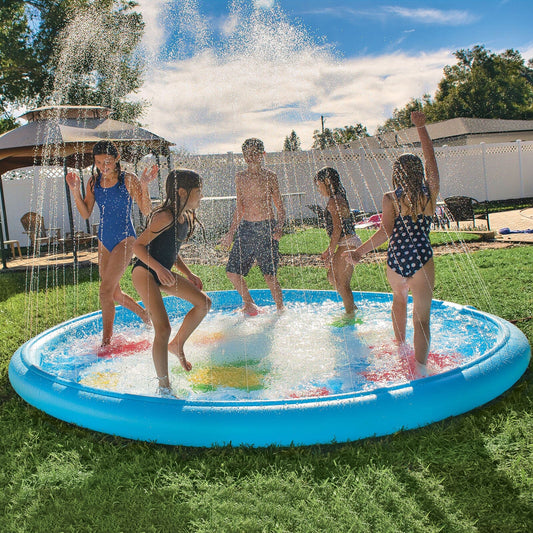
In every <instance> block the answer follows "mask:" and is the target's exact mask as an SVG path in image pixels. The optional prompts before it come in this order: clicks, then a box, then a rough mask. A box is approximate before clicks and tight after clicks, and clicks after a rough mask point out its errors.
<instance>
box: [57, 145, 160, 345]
mask: <svg viewBox="0 0 533 533" xmlns="http://www.w3.org/2000/svg"><path fill="white" fill-rule="evenodd" d="M95 169H96V172H95ZM156 176H157V166H153V167H152V168H151V169H150V171H148V170H145V171H144V172H143V174H142V176H141V178H140V179H139V178H137V177H136V176H135V175H133V174H130V173H129V172H123V171H122V170H121V168H120V154H119V152H118V150H117V147H116V146H115V145H114V144H113V143H112V142H110V141H100V142H98V143H96V144H95V145H94V147H93V169H92V177H91V179H90V180H89V183H88V184H87V190H86V194H85V198H83V197H82V195H81V181H80V177H79V176H78V174H77V173H75V172H69V173H68V174H67V177H66V180H67V183H68V185H69V187H70V190H71V191H72V194H73V196H74V200H75V202H76V207H77V208H78V211H79V212H80V214H81V216H82V217H83V218H84V219H87V218H89V217H90V216H91V213H92V211H93V208H94V204H95V203H96V204H97V205H98V208H99V210H100V224H99V226H98V271H99V274H100V279H101V283H100V291H99V296H100V305H101V307H102V323H103V332H102V346H107V345H108V344H109V343H110V342H111V337H112V335H113V321H114V319H115V302H116V303H118V304H120V305H122V306H123V307H126V308H127V309H129V310H130V311H133V312H134V313H135V314H137V315H138V316H139V317H141V319H142V320H143V321H144V322H145V323H147V324H149V323H150V318H149V316H148V313H147V312H146V310H145V309H143V308H142V307H141V306H140V305H139V304H138V303H137V302H135V300H134V299H133V298H132V297H131V296H129V295H127V294H126V293H125V292H123V291H122V289H121V288H120V279H121V278H122V275H123V274H124V271H125V270H126V268H127V266H128V265H129V263H130V261H131V257H132V254H133V243H134V241H135V230H134V228H133V223H132V219H131V209H132V205H133V201H134V200H135V201H136V202H137V205H138V206H139V209H140V210H141V212H142V213H143V215H145V216H147V215H148V214H149V213H150V210H151V202H150V196H149V194H148V183H149V182H150V181H152V180H153V179H155V178H156Z"/></svg>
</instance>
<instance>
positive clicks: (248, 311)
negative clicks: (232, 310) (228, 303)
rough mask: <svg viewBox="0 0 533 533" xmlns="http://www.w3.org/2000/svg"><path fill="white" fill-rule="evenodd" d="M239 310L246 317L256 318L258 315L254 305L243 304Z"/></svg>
mask: <svg viewBox="0 0 533 533" xmlns="http://www.w3.org/2000/svg"><path fill="white" fill-rule="evenodd" d="M241 310H242V312H243V313H244V314H245V315H248V316H257V315H258V314H259V308H258V307H257V305H255V304H254V303H245V304H244V306H243V307H242V309H241Z"/></svg>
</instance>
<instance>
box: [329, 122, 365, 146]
mask: <svg viewBox="0 0 533 533" xmlns="http://www.w3.org/2000/svg"><path fill="white" fill-rule="evenodd" d="M369 136H370V135H369V134H368V131H367V129H366V126H363V125H362V124H361V123H357V124H356V125H355V126H344V128H335V129H334V130H333V138H334V139H335V143H336V144H346V143H349V142H350V141H355V140H357V139H361V138H362V137H369Z"/></svg>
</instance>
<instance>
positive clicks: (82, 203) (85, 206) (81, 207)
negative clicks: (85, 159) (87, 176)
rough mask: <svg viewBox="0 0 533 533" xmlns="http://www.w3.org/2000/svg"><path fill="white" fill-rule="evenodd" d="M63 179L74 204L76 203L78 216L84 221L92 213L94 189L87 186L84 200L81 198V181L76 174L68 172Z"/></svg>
mask: <svg viewBox="0 0 533 533" xmlns="http://www.w3.org/2000/svg"><path fill="white" fill-rule="evenodd" d="M65 179H66V181H67V185H68V186H69V189H70V191H71V193H72V196H73V197H74V202H75V203H76V208H77V209H78V211H79V212H80V215H81V216H82V218H84V219H88V218H89V217H90V216H91V213H92V212H93V207H94V189H93V186H92V185H90V182H89V185H88V187H87V190H86V191H85V198H83V197H82V196H81V179H80V176H79V175H78V173H77V172H69V173H68V174H67V175H66V176H65Z"/></svg>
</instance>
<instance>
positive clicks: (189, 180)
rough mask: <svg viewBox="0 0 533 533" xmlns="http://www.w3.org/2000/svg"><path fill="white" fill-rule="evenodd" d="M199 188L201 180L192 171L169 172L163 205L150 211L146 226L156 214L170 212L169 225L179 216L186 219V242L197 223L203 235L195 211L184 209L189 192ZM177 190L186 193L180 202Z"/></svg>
mask: <svg viewBox="0 0 533 533" xmlns="http://www.w3.org/2000/svg"><path fill="white" fill-rule="evenodd" d="M201 186H202V178H201V177H200V175H199V174H198V173H196V172H195V171H194V170H188V169H178V170H171V171H170V172H169V174H168V176H167V182H166V185H165V193H166V197H165V199H164V201H163V203H162V204H161V205H160V206H159V207H157V208H156V209H154V211H152V213H151V214H150V216H149V218H148V221H147V224H149V223H150V222H151V220H152V217H153V216H154V215H155V214H156V213H160V212H161V211H170V212H171V213H172V218H173V221H172V222H171V224H174V223H175V222H176V220H178V218H179V217H180V216H181V215H184V216H185V217H186V218H187V221H188V223H189V233H188V234H187V239H186V240H188V239H189V238H190V236H191V235H192V234H193V232H194V228H195V225H196V223H198V225H199V226H200V227H201V228H202V231H204V233H205V230H204V226H203V224H202V223H201V221H200V220H199V219H198V217H197V216H196V212H195V210H194V209H187V210H186V209H185V206H186V205H187V202H188V200H189V196H190V194H191V191H192V190H193V189H196V188H198V187H201ZM179 189H185V190H186V191H187V196H186V197H185V199H184V200H183V201H182V200H181V197H180V195H179ZM169 226H170V224H169ZM169 226H167V227H166V228H163V229H162V230H161V231H164V230H166V229H168V227H169ZM204 237H205V235H204Z"/></svg>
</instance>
